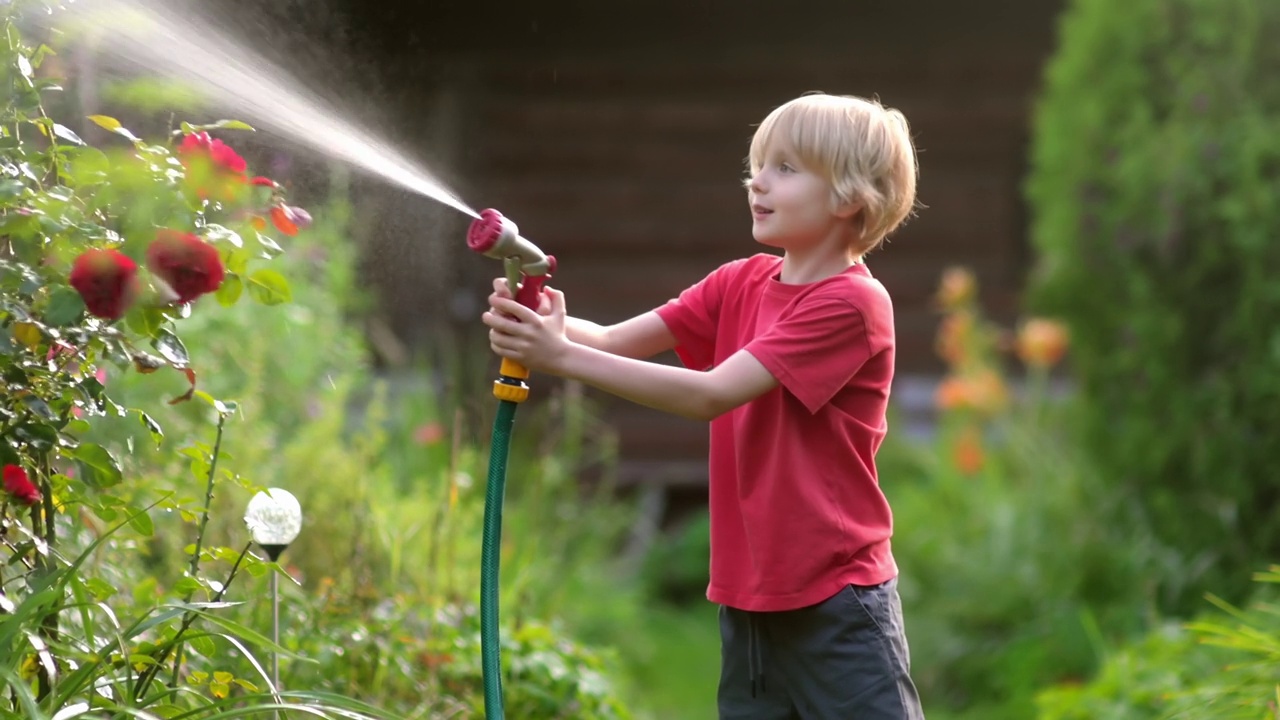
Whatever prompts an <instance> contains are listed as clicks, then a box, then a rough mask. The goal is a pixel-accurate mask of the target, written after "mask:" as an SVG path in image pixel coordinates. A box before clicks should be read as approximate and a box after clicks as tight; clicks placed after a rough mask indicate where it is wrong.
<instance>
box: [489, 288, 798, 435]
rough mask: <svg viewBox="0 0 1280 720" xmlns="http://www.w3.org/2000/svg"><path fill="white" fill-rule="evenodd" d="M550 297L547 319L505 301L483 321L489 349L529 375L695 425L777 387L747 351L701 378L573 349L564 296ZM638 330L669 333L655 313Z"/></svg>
mask: <svg viewBox="0 0 1280 720" xmlns="http://www.w3.org/2000/svg"><path fill="white" fill-rule="evenodd" d="M547 295H548V299H549V302H548V306H547V309H546V314H545V315H544V314H542V313H541V312H534V311H533V310H530V309H529V308H526V307H524V306H522V305H519V304H517V303H516V302H515V301H513V300H510V299H508V298H503V297H495V298H492V299H491V302H492V308H491V311H490V312H487V313H485V314H484V321H485V324H486V325H488V326H489V327H490V328H491V331H490V333H489V344H490V346H491V347H492V348H493V349H494V350H495V351H496V352H497V353H498V354H499V355H501V356H502V357H506V358H511V359H512V360H515V361H517V362H520V363H521V364H523V365H525V366H526V367H528V368H529V369H531V370H537V371H542V372H548V373H551V374H553V375H560V376H563V377H567V378H572V379H574V380H579V381H581V382H584V383H586V384H588V385H591V386H592V387H595V388H598V389H600V390H604V391H605V392H608V393H611V394H613V395H617V396H618V397H621V398H624V399H627V400H630V401H631V402H634V403H637V404H640V405H645V406H647V407H651V408H654V409H657V410H662V411H664V412H669V413H672V414H675V415H681V416H684V417H687V418H693V419H696V420H711V419H712V418H715V417H717V416H719V415H721V414H723V413H725V412H728V411H729V410H732V409H733V408H736V407H738V406H739V405H742V404H743V403H745V402H747V401H749V400H752V399H754V398H756V397H758V396H760V395H762V394H764V393H765V392H768V391H769V390H771V389H773V388H774V387H776V386H777V385H778V381H777V380H776V379H775V378H774V376H773V375H772V374H771V373H770V372H769V371H768V370H766V369H765V367H764V365H763V364H761V363H760V361H759V360H757V359H756V358H755V356H754V355H752V354H751V353H749V352H746V351H739V352H737V353H735V354H734V355H732V356H730V357H729V358H728V359H727V360H725V361H724V362H723V363H721V364H720V365H719V366H718V367H716V368H715V369H713V370H710V371H707V372H703V371H701V370H689V369H686V368H681V367H672V366H669V365H661V364H658V363H652V362H646V361H644V360H637V359H635V358H630V357H624V356H622V355H617V354H613V353H610V352H606V351H604V350H601V349H598V348H595V347H591V346H590V345H586V344H580V343H576V342H572V341H571V340H570V339H569V336H568V332H567V330H566V325H567V322H566V315H565V309H564V294H563V293H561V292H560V291H558V290H554V289H549V290H547ZM644 317H645V316H643V315H642V316H641V318H644ZM634 322H635V323H636V324H635V325H633V326H632V327H631V328H629V329H628V330H627V332H630V333H632V337H633V338H645V337H648V338H653V337H656V336H657V333H656V332H654V330H653V323H654V322H657V323H661V324H663V325H665V323H663V321H662V319H661V318H660V317H658V316H657V314H656V313H654V314H653V317H652V319H637V320H636V321H634ZM640 323H644V325H640ZM623 325H626V323H624V324H623ZM619 327H621V326H619ZM667 333H668V334H670V331H667Z"/></svg>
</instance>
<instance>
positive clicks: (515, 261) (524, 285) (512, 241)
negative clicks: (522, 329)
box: [467, 208, 556, 310]
mask: <svg viewBox="0 0 1280 720" xmlns="http://www.w3.org/2000/svg"><path fill="white" fill-rule="evenodd" d="M467 247H469V248H471V249H472V250H475V251H476V252H478V253H480V254H482V255H484V256H486V257H491V258H496V259H498V260H502V261H503V262H504V264H505V265H506V266H507V271H508V272H507V282H508V283H509V284H510V286H511V292H512V294H513V295H515V299H516V302H518V303H520V304H521V305H524V306H525V307H527V308H530V309H532V310H537V309H538V304H539V301H540V300H541V298H542V288H543V285H544V284H545V283H546V281H547V280H548V279H550V277H551V273H553V272H555V271H556V259H555V258H554V257H552V256H551V255H547V254H545V253H543V252H542V251H541V250H539V249H538V246H537V245H534V244H533V243H531V242H529V241H528V240H525V239H524V238H522V237H520V230H519V228H517V227H516V224H515V223H513V222H511V221H510V220H508V219H507V218H505V217H503V216H502V213H500V212H498V211H497V210H494V209H492V208H490V209H488V210H482V211H481V212H480V217H479V218H477V219H475V220H473V221H472V222H471V227H470V228H468V229H467ZM513 266H519V274H522V275H523V276H524V277H523V282H517V281H518V280H519V278H518V277H516V276H515V275H513V273H514V272H515V267H513ZM517 285H518V286H519V287H517Z"/></svg>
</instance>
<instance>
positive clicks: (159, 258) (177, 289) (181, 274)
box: [147, 229, 225, 303]
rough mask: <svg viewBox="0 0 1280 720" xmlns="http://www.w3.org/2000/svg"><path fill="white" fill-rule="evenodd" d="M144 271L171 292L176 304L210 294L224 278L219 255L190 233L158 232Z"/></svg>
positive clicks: (149, 251)
mask: <svg viewBox="0 0 1280 720" xmlns="http://www.w3.org/2000/svg"><path fill="white" fill-rule="evenodd" d="M147 267H149V268H151V272H153V273H155V274H156V275H157V276H158V277H159V278H160V279H161V280H164V282H165V283H166V284H168V285H169V287H170V288H171V289H172V290H173V292H174V293H175V294H177V296H178V302H179V303H188V302H191V301H192V300H195V299H196V298H198V297H200V296H201V295H204V294H205V293H211V292H213V291H214V290H217V289H218V286H219V285H221V284H222V278H223V275H224V274H225V273H224V271H223V269H222V259H221V258H219V257H218V251H217V250H216V249H215V248H214V247H213V246H212V245H210V244H209V243H207V242H205V241H203V240H201V239H200V238H198V237H196V236H195V235H192V234H190V233H184V232H179V231H177V230H168V229H161V230H160V231H159V232H157V233H156V239H155V240H154V241H153V242H152V243H151V245H150V246H148V247H147Z"/></svg>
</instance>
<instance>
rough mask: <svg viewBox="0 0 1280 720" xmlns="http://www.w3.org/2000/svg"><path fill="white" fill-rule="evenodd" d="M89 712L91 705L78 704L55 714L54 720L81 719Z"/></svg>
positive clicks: (85, 703)
mask: <svg viewBox="0 0 1280 720" xmlns="http://www.w3.org/2000/svg"><path fill="white" fill-rule="evenodd" d="M87 712H89V703H87V702H78V703H76V704H74V705H68V706H66V707H64V708H62V709H61V710H59V711H58V712H56V713H54V714H53V718H52V720H71V719H72V718H77V717H80V716H81V715H84V714H85V713H87Z"/></svg>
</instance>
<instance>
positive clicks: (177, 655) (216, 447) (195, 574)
mask: <svg viewBox="0 0 1280 720" xmlns="http://www.w3.org/2000/svg"><path fill="white" fill-rule="evenodd" d="M226 422H227V416H226V414H224V413H218V434H217V436H216V437H215V438H214V441H213V453H212V455H211V456H210V458H209V476H208V477H207V478H206V479H205V483H204V508H202V509H201V511H200V529H199V530H198V531H196V549H195V552H194V553H192V555H191V567H190V568H189V569H188V571H187V572H188V574H189V575H190V576H191V577H192V579H199V577H200V551H201V549H202V548H203V547H204V534H205V529H206V528H207V527H208V526H209V509H210V508H211V507H212V506H213V485H214V481H215V480H216V478H217V471H218V456H219V455H220V454H221V453H222V428H223V426H224V425H225V424H226ZM236 564H237V565H239V561H237V562H236ZM194 595H195V591H194V590H192V591H191V592H189V593H187V595H186V597H184V598H183V599H182V601H183V602H186V603H189V602H191V598H192V597H193V596H194ZM184 629H185V628H184ZM181 638H182V633H178V636H177V637H175V638H174V641H175V644H174V647H175V650H174V653H173V675H172V678H173V682H174V683H177V682H178V670H179V669H180V668H181V666H182V646H181V645H180V644H179V642H178V641H180V640H181ZM158 664H159V663H157V665H158Z"/></svg>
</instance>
